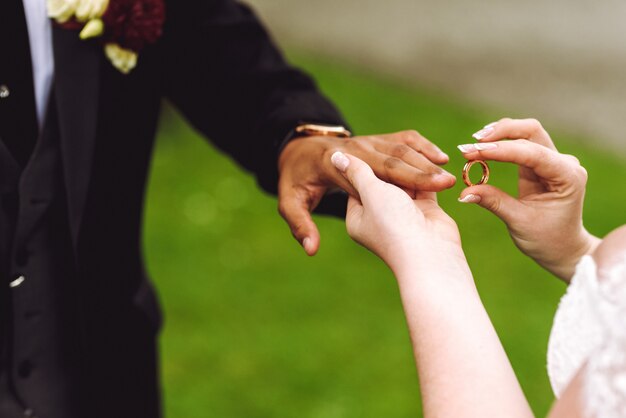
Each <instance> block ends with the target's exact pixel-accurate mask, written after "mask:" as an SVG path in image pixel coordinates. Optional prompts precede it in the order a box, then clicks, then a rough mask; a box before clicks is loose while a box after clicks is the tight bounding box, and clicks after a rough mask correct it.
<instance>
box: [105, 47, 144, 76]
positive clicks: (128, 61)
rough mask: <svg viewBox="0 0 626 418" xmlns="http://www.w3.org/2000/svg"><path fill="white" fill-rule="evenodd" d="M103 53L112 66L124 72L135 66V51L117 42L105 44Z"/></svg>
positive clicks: (126, 72)
mask: <svg viewBox="0 0 626 418" xmlns="http://www.w3.org/2000/svg"><path fill="white" fill-rule="evenodd" d="M104 53H105V54H106V56H107V58H108V59H109V61H111V63H112V64H113V66H114V67H115V68H117V69H118V70H120V71H121V72H123V73H124V74H128V73H129V72H130V71H131V70H132V69H133V68H135V67H136V66H137V53H136V52H134V51H132V50H130V49H124V48H122V47H121V46H119V45H118V44H113V43H111V44H106V45H105V46H104Z"/></svg>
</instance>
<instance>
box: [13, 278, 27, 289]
mask: <svg viewBox="0 0 626 418" xmlns="http://www.w3.org/2000/svg"><path fill="white" fill-rule="evenodd" d="M25 280H26V277H24V276H19V277H18V278H17V279H15V280H13V281H12V282H10V283H9V287H11V288H15V287H18V286H20V285H21V284H22V283H24V281H25Z"/></svg>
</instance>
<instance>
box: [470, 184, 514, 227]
mask: <svg viewBox="0 0 626 418" xmlns="http://www.w3.org/2000/svg"><path fill="white" fill-rule="evenodd" d="M459 202H461V203H475V204H477V205H479V206H481V207H483V208H485V209H487V210H488V211H490V212H492V213H493V214H494V215H496V216H497V217H498V218H500V219H502V220H503V221H504V222H505V223H506V224H507V225H508V224H510V223H512V222H513V220H514V218H515V217H516V216H517V217H519V216H521V214H522V213H523V210H524V205H523V204H522V203H520V202H519V201H518V200H517V199H515V198H514V197H512V196H510V195H508V194H506V193H505V192H503V191H502V190H500V189H498V188H497V187H493V186H489V185H487V184H481V185H479V186H472V187H468V188H466V189H465V190H463V192H462V193H461V196H460V197H459Z"/></svg>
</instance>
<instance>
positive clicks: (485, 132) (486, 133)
mask: <svg viewBox="0 0 626 418" xmlns="http://www.w3.org/2000/svg"><path fill="white" fill-rule="evenodd" d="M493 131H494V129H493V127H491V126H489V127H487V128H483V129H481V130H480V131H478V132H476V133H475V134H473V135H472V136H473V137H474V138H475V139H477V140H478V141H480V140H481V139H485V138H487V137H488V136H489V135H491V134H492V133H493Z"/></svg>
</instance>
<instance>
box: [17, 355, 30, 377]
mask: <svg viewBox="0 0 626 418" xmlns="http://www.w3.org/2000/svg"><path fill="white" fill-rule="evenodd" d="M32 372H33V364H32V363H31V362H30V361H28V360H24V361H22V362H21V363H20V364H19V366H17V375H18V376H19V377H21V378H22V379H28V378H29V377H30V375H31V373H32Z"/></svg>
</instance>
